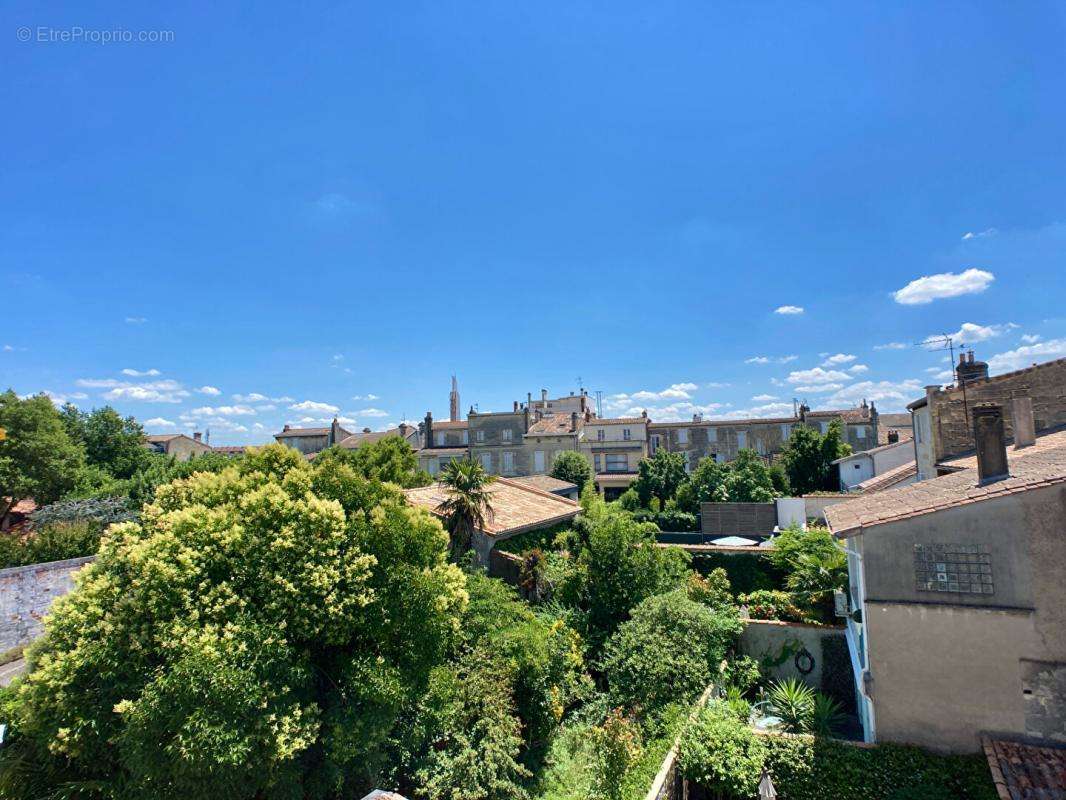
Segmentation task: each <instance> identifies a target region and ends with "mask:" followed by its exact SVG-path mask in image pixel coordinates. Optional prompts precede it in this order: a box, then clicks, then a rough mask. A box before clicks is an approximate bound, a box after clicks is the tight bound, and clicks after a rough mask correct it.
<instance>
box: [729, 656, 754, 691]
mask: <svg viewBox="0 0 1066 800" xmlns="http://www.w3.org/2000/svg"><path fill="white" fill-rule="evenodd" d="M722 679H723V680H724V681H725V684H726V686H728V687H735V688H736V689H738V690H740V692H741V694H743V695H744V696H746V697H751V696H752V695H753V694H754V693H755V691H756V690H757V689H758V688H759V687H760V686H761V685H762V683H763V674H762V667H760V666H759V662H758V661H757V660H756V659H754V658H752V657H751V656H735V657H733V658H730V659H729V660H728V661H727V662H726V666H725V671H724V673H723V674H722Z"/></svg>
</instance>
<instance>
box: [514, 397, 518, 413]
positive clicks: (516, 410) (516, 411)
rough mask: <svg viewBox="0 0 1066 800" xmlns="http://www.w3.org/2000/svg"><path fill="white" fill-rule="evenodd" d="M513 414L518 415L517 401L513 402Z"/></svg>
mask: <svg viewBox="0 0 1066 800" xmlns="http://www.w3.org/2000/svg"><path fill="white" fill-rule="evenodd" d="M514 413H516V414H517V413H518V401H517V400H515V401H514Z"/></svg>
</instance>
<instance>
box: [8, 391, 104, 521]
mask: <svg viewBox="0 0 1066 800" xmlns="http://www.w3.org/2000/svg"><path fill="white" fill-rule="evenodd" d="M0 428H3V429H4V431H5V436H4V438H3V439H0V529H3V530H6V529H7V526H8V524H9V521H8V514H9V513H10V511H11V509H12V508H13V507H14V506H15V504H16V503H18V502H19V501H20V500H24V499H26V498H33V499H34V500H36V501H37V504H38V505H44V504H47V503H51V502H53V501H55V500H58V499H59V498H60V497H62V496H63V495H64V494H65V493H66V492H67V491H69V490H70V489H71V488H73V486H74V483H75V481H76V480H77V476H78V472H79V471H80V470H81V468H82V465H83V463H84V458H83V456H82V451H81V449H80V448H79V447H78V445H77V444H76V443H75V442H72V441H71V439H70V436H69V435H68V434H67V432H66V429H65V428H64V427H63V422H62V420H61V418H60V416H59V413H58V412H57V411H56V410H55V407H54V406H53V405H52V401H51V400H50V399H48V397H46V396H45V395H43V394H40V395H36V396H35V397H28V398H26V399H25V400H23V399H20V398H19V397H18V395H16V394H15V393H14V392H13V391H11V390H10V389H9V390H8V391H6V392H4V393H3V394H0Z"/></svg>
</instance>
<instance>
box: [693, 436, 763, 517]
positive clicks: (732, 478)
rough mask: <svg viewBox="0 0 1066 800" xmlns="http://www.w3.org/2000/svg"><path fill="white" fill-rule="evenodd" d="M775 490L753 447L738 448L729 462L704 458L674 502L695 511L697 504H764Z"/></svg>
mask: <svg viewBox="0 0 1066 800" xmlns="http://www.w3.org/2000/svg"><path fill="white" fill-rule="evenodd" d="M778 496H780V495H779V492H778V491H777V488H776V487H775V486H774V476H773V472H772V470H771V469H770V467H769V466H767V464H766V462H765V461H763V460H762V459H761V458H760V457H759V455H758V454H757V453H756V452H755V451H754V450H741V451H740V452H739V453H738V454H737V457H736V458H735V459H734V460H733V461H730V462H727V463H724V464H718V463H716V462H715V460H714V459H713V458H705V459H703V460H702V461H700V463H699V464H698V465H697V466H696V469H695V470H693V472H692V475H691V476H690V477H689V479H688V480H687V481H686V482H685V484H684V485H683V486H682V487H681V488H680V489H679V490H678V492H677V505H678V507H679V508H681V509H682V510H684V511H688V512H690V513H692V514H696V513H698V512H699V510H700V504H701V503H768V502H769V501H771V500H773V499H774V498H775V497H778Z"/></svg>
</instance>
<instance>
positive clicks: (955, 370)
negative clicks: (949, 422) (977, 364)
mask: <svg viewBox="0 0 1066 800" xmlns="http://www.w3.org/2000/svg"><path fill="white" fill-rule="evenodd" d="M916 344H919V345H921V346H922V347H925V348H926V349H927V350H931V351H933V352H938V351H939V352H942V351H944V350H947V351H948V352H949V353H951V372H952V375H954V376H955V385H956V386H959V387H961V388H962V413H963V416H964V418H965V419H966V427H967V429H969V427H970V403H969V399H968V398H967V397H966V381H964V380H963V379H962V377H961V376H960V375H959V365H958V364H956V363H955V340H954V339H953V338H952V337H951V336H948V335H947V334H946V333H945V334H943V335H942V336H933V337H930V338H929V339H926V340H925V341H924V342H917V343H916ZM930 345H939V346H938V347H931V346H930ZM965 346H966V343H965V342H959V347H960V348H961V347H965Z"/></svg>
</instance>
